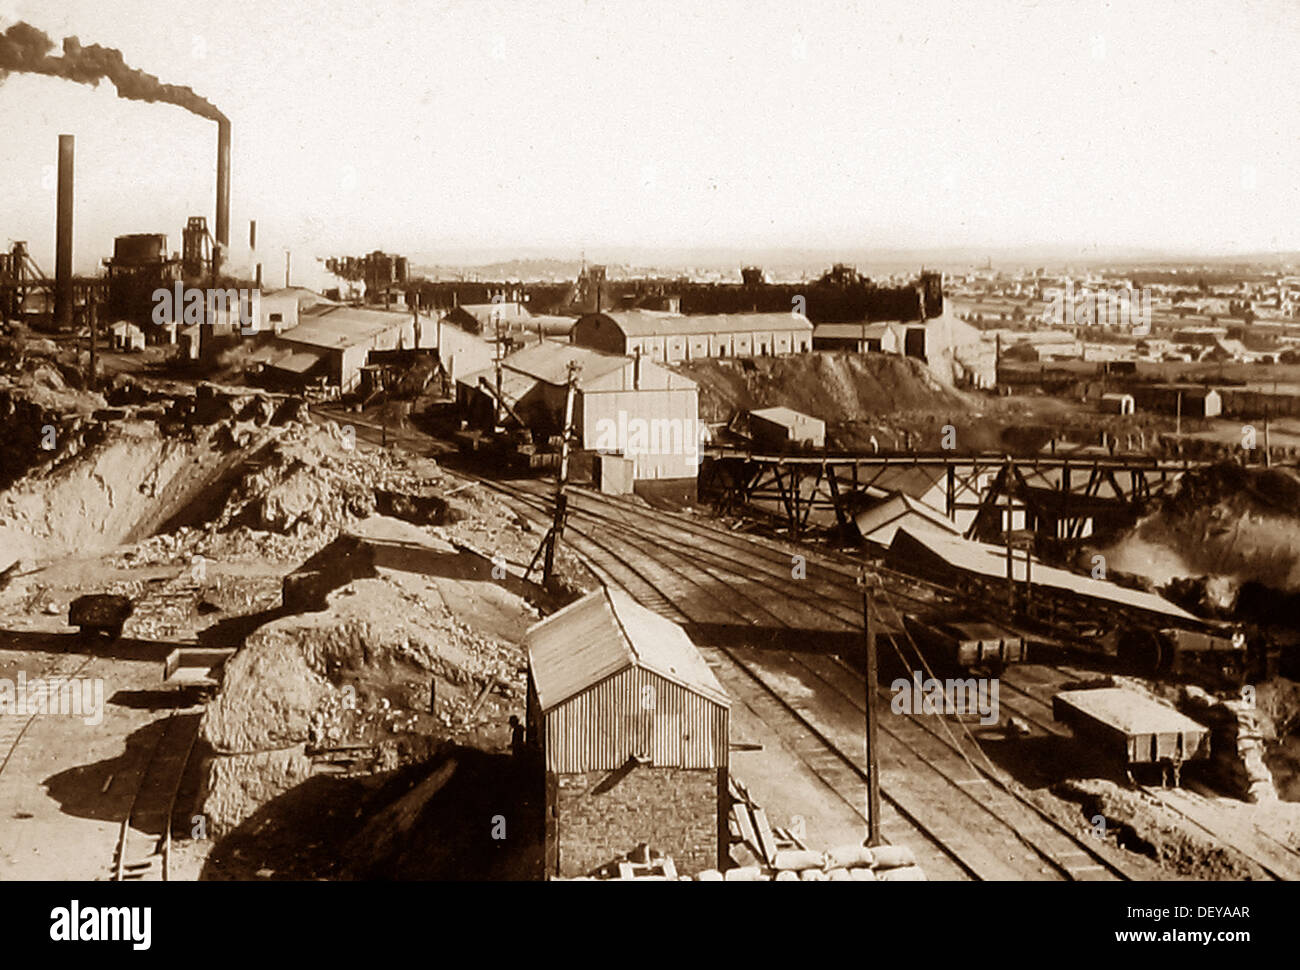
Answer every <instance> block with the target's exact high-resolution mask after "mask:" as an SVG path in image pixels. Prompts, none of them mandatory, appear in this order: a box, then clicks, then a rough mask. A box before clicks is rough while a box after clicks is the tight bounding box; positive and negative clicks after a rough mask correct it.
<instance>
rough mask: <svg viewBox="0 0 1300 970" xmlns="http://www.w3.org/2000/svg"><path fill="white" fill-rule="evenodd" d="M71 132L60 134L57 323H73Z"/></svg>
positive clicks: (55, 275)
mask: <svg viewBox="0 0 1300 970" xmlns="http://www.w3.org/2000/svg"><path fill="white" fill-rule="evenodd" d="M73 144H74V139H73V137H72V135H60V136H59V195H58V221H57V223H56V225H55V236H54V322H55V324H56V325H57V326H59V327H60V328H66V327H70V326H71V325H72V154H73V151H72V150H73Z"/></svg>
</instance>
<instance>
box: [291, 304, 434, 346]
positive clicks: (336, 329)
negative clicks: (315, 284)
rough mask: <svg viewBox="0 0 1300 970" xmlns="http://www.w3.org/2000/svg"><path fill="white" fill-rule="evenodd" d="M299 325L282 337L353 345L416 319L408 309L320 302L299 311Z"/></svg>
mask: <svg viewBox="0 0 1300 970" xmlns="http://www.w3.org/2000/svg"><path fill="white" fill-rule="evenodd" d="M298 319H299V323H298V326H296V327H291V328H290V329H288V330H286V331H284V332H283V333H282V334H280V339H281V340H287V341H290V342H293V343H302V344H311V345H313V346H315V347H328V348H330V349H331V350H336V349H338V348H340V347H353V346H356V345H357V344H360V343H365V342H366V341H367V340H370V339H371V338H373V337H375V336H377V335H378V334H381V333H384V332H385V331H388V330H394V329H397V328H400V327H405V326H407V325H408V324H411V323H412V320H413V317H412V316H411V314H410V313H409V312H408V313H397V312H393V311H390V310H368V309H365V308H364V307H351V306H337V305H330V304H319V305H317V306H313V307H311V308H310V309H308V310H303V311H302V313H301V314H300V315H299V318H298Z"/></svg>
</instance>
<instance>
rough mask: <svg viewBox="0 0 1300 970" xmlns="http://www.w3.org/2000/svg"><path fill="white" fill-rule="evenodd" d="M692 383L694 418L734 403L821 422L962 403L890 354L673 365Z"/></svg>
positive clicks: (716, 414) (733, 407)
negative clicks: (696, 395)
mask: <svg viewBox="0 0 1300 970" xmlns="http://www.w3.org/2000/svg"><path fill="white" fill-rule="evenodd" d="M676 369H677V370H678V371H680V372H681V373H682V374H684V375H685V376H687V377H689V378H690V379H691V380H693V381H695V382H696V383H698V384H699V385H700V418H701V419H702V420H704V421H715V422H716V421H727V420H729V419H730V418H731V417H732V415H734V414H736V413H737V412H738V411H748V410H751V409H753V408H764V407H788V408H793V409H794V410H796V411H801V412H803V413H804V414H810V415H812V416H813V417H815V418H821V419H822V420H823V421H826V422H827V423H828V424H829V423H839V422H850V421H861V420H867V419H869V418H873V417H876V416H877V415H880V414H887V413H890V412H894V411H921V410H925V411H929V410H947V409H952V410H954V411H955V412H958V413H960V411H961V410H962V409H964V408H966V407H968V406H969V399H968V398H967V396H966V395H964V394H962V393H960V392H958V391H954V390H953V389H952V388H949V387H945V386H944V385H943V384H941V383H939V381H937V380H935V378H934V377H933V376H932V375H931V374H930V372H929V370H927V369H926V367H925V365H923V364H921V363H919V362H917V361H915V360H911V359H909V358H906V357H898V356H895V355H893V354H851V353H847V352H846V353H816V354H798V355H793V356H789V357H761V358H756V359H754V360H729V359H728V360H700V361H692V362H691V363H687V364H681V365H678V366H677V368H676Z"/></svg>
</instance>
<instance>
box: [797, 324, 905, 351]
mask: <svg viewBox="0 0 1300 970" xmlns="http://www.w3.org/2000/svg"><path fill="white" fill-rule="evenodd" d="M914 328H915V329H924V324H922V323H919V322H918V323H916V324H915V325H914ZM907 331H908V324H905V323H901V322H899V321H897V320H889V321H883V322H880V323H867V322H866V321H865V320H864V321H862V322H861V323H819V324H817V326H815V327H814V328H813V350H851V351H853V352H855V353H859V354H868V353H873V354H900V353H902V352H903V349H902V348H903V347H904V346H905V345H906V342H907Z"/></svg>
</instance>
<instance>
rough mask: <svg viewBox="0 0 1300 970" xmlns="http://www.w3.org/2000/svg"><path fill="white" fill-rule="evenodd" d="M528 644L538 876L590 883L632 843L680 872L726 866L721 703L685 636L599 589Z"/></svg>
mask: <svg viewBox="0 0 1300 970" xmlns="http://www.w3.org/2000/svg"><path fill="white" fill-rule="evenodd" d="M525 645H526V647H527V650H528V700H527V703H528V714H527V740H528V745H529V748H530V751H531V752H532V753H533V756H534V757H533V761H534V763H535V764H538V765H539V766H540V774H541V777H540V778H537V779H536V781H537V783H538V784H540V785H542V786H544V791H545V794H544V803H545V806H546V810H545V817H546V823H545V872H546V875H547V876H548V877H554V876H560V877H571V876H582V875H586V874H587V873H589V872H591V871H592V870H594V869H596V868H598V867H600V866H601V865H603V864H605V863H607V862H609V861H610V859H612V858H614V857H616V856H618V855H621V854H623V853H626V852H628V851H630V850H632V849H635V848H636V847H637V846H638V845H639V844H641V843H649V844H650V845H652V846H654V847H655V848H656V849H658V850H660V851H662V852H664V853H666V854H667V855H670V856H672V858H673V859H674V860H675V862H676V866H677V870H678V871H679V872H681V873H684V874H693V873H696V872H700V871H702V870H705V869H713V868H717V869H723V868H726V860H727V850H728V844H729V841H730V833H729V832H728V828H727V813H728V810H729V808H730V802H729V798H728V786H727V772H728V756H729V746H730V744H729V742H730V737H729V730H730V729H729V720H730V708H731V704H730V700H729V699H728V697H727V694H726V692H725V691H724V690H723V689H722V686H721V685H720V684H719V683H718V680H717V678H716V677H714V675H713V671H712V670H710V669H709V665H708V664H707V663H706V662H705V661H704V658H703V657H701V656H700V654H699V652H698V651H697V650H696V649H695V645H694V644H693V643H691V640H690V638H689V637H688V636H687V635H686V632H685V631H684V630H683V629H682V628H681V627H680V626H678V625H677V624H675V623H673V622H671V621H670V620H667V619H665V618H663V617H661V616H659V615H658V614H656V613H653V612H651V611H650V610H648V609H646V608H645V607H642V606H639V605H638V604H637V603H635V602H634V601H633V600H632V599H631V598H630V597H628V596H627V595H625V594H624V593H621V592H615V591H613V590H609V589H604V588H602V589H600V590H598V591H596V592H593V593H589V594H588V595H586V596H584V597H583V598H581V599H579V600H578V601H576V602H574V603H571V604H570V605H569V606H567V607H565V608H564V609H562V610H560V611H559V612H558V613H555V614H554V615H552V616H550V617H548V618H547V619H545V620H543V621H542V622H540V623H538V624H536V625H535V626H533V627H532V628H530V629H529V631H528V633H527V635H526V637H525Z"/></svg>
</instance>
